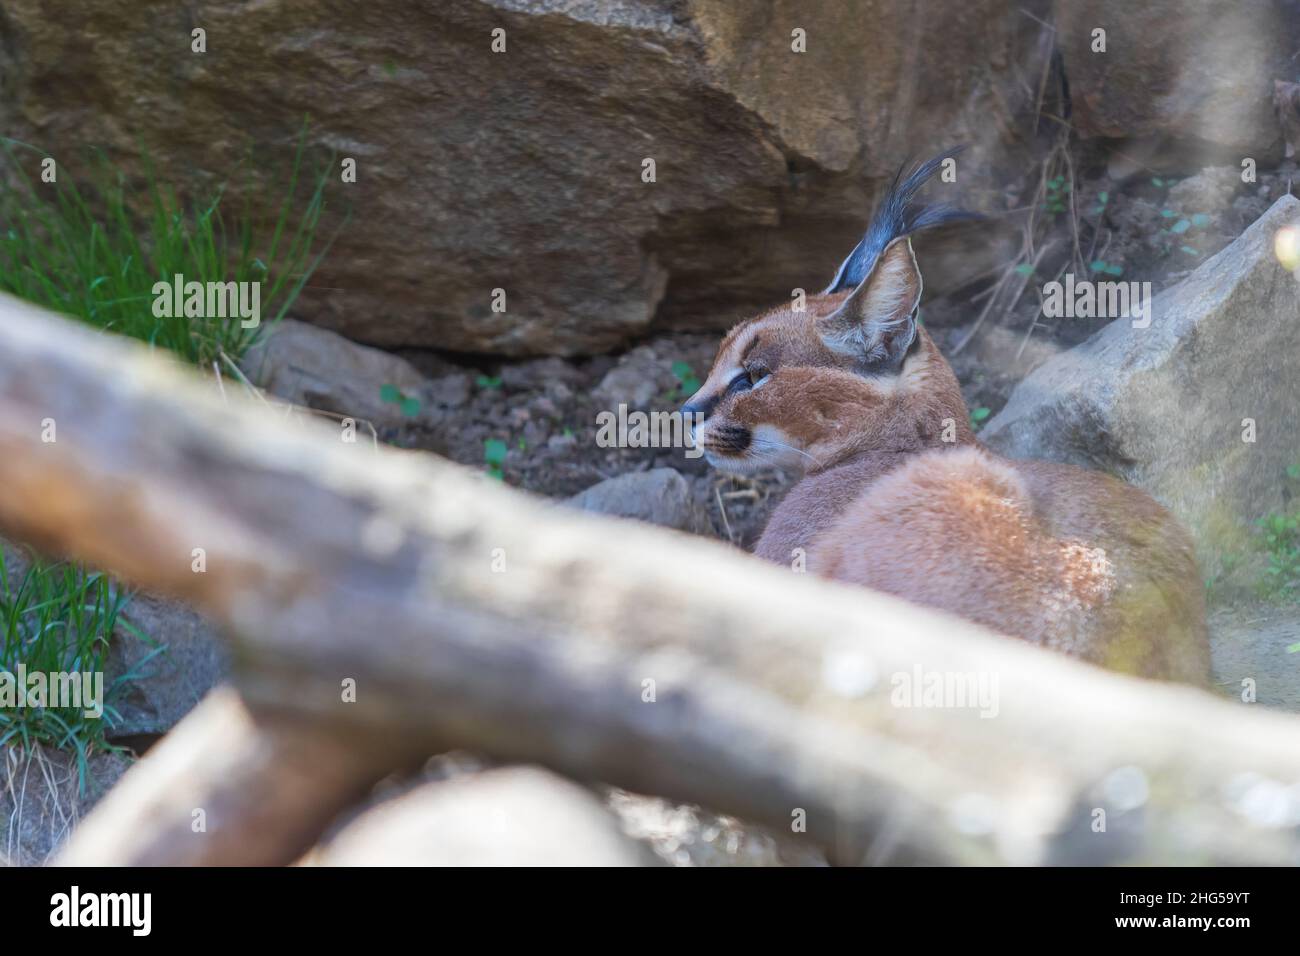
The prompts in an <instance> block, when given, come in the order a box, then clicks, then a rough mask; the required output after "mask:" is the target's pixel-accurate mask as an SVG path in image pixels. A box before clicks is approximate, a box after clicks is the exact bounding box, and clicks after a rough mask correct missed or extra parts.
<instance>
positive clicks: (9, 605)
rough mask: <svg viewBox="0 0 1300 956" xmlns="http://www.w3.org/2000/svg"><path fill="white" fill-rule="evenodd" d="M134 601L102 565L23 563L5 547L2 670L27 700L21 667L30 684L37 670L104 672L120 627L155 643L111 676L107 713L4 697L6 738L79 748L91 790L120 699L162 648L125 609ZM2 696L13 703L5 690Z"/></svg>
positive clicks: (2, 739) (0, 578)
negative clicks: (91, 761) (94, 765)
mask: <svg viewBox="0 0 1300 956" xmlns="http://www.w3.org/2000/svg"><path fill="white" fill-rule="evenodd" d="M15 564H17V565H18V566H15ZM23 564H25V565H26V566H25V567H22V566H21V565H23ZM129 601H130V598H129V596H128V595H127V594H126V593H125V592H124V591H123V590H122V589H120V588H119V587H117V586H116V585H114V584H113V583H112V582H111V581H110V580H109V579H108V578H107V577H106V576H105V575H103V574H101V573H99V572H94V571H86V570H84V569H82V568H79V567H77V566H76V565H74V564H68V563H63V562H47V561H43V560H40V559H38V558H32V559H30V561H28V560H27V559H23V560H22V561H20V562H17V563H15V562H13V561H12V559H9V558H7V557H6V555H5V553H4V550H3V549H0V673H5V674H8V675H11V679H12V680H13V681H14V685H13V686H12V690H13V692H14V693H23V694H24V700H27V699H28V696H29V695H28V691H29V688H28V687H18V686H17V674H18V673H19V669H20V667H21V668H22V669H23V671H24V672H25V674H27V675H28V678H29V685H30V675H33V674H42V675H48V674H73V673H76V674H87V673H89V674H100V675H102V674H103V672H104V667H105V663H106V660H107V657H108V648H109V642H110V641H111V640H112V638H113V635H114V633H115V632H118V631H127V632H130V633H132V634H133V635H134V636H136V637H137V638H139V639H140V640H143V641H145V642H146V643H147V644H151V645H153V649H152V650H151V651H150V652H149V653H148V654H147V655H145V657H144V658H143V659H142V660H141V661H140V663H139V664H138V665H137V666H136V667H135V668H133V669H132V671H130V672H129V673H127V674H123V675H121V676H119V677H117V678H116V679H115V680H114V681H113V682H112V683H108V682H105V683H104V685H103V699H102V701H100V703H102V704H103V714H102V716H99V717H95V716H88V715H87V714H86V712H85V710H86V708H84V707H83V708H73V707H44V706H37V707H30V706H16V705H15V706H2V705H0V746H4V745H6V744H22V745H23V746H24V747H30V746H32V745H33V744H50V745H52V746H55V747H61V748H65V749H69V750H71V751H72V752H74V753H75V754H76V756H77V764H78V777H79V781H80V785H81V787H82V789H83V791H84V788H85V772H86V759H87V758H88V757H89V756H90V755H91V754H92V753H94V752H96V751H103V750H110V749H113V748H112V747H111V746H110V745H109V744H108V743H107V741H106V740H105V733H106V731H107V730H108V729H109V728H110V727H112V726H113V725H114V724H115V723H117V722H118V720H119V719H120V715H119V714H118V712H117V710H116V709H115V708H114V707H113V705H112V701H114V700H116V699H118V698H119V697H120V696H121V693H122V691H123V690H124V689H125V686H126V685H128V684H130V683H131V682H133V681H135V680H136V679H137V678H138V677H139V675H140V671H141V669H142V668H143V667H144V666H145V665H146V664H147V663H148V662H149V661H150V660H152V659H153V657H154V656H156V655H157V654H158V653H160V652H161V650H162V648H160V647H158V646H157V645H156V643H155V642H154V641H153V640H152V639H151V638H150V637H149V636H148V635H145V634H143V633H141V632H140V631H139V630H138V629H137V628H135V627H134V626H133V625H132V624H130V622H128V621H127V620H126V618H125V617H124V616H123V612H124V611H125V609H126V607H127V605H128V603H129ZM0 700H3V701H4V704H8V703H10V702H9V701H8V700H5V699H4V697H3V695H0ZM15 702H16V699H15Z"/></svg>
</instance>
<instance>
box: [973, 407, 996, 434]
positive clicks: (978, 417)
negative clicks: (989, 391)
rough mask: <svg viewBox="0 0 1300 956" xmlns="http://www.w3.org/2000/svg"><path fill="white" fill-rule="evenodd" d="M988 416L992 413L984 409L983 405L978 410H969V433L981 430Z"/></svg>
mask: <svg viewBox="0 0 1300 956" xmlns="http://www.w3.org/2000/svg"><path fill="white" fill-rule="evenodd" d="M990 414H992V412H991V411H990V410H989V409H987V408H985V407H984V406H983V405H981V406H980V407H979V408H972V409H971V410H970V427H971V431H975V432H977V431H979V430H980V429H981V428H983V427H984V422H985V421H987V420H988V417H989V415H990Z"/></svg>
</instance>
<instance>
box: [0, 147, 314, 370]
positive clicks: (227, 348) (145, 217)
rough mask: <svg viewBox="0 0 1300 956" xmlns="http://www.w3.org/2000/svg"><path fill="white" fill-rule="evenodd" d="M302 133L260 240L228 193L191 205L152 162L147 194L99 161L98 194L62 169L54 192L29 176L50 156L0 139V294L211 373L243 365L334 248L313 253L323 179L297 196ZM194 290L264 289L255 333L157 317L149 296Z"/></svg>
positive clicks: (203, 320) (220, 320) (238, 323)
mask: <svg viewBox="0 0 1300 956" xmlns="http://www.w3.org/2000/svg"><path fill="white" fill-rule="evenodd" d="M305 143H306V129H305V127H304V131H303V136H302V138H301V139H300V141H299V144H298V149H297V151H296V153H295V155H294V159H293V166H292V170H291V172H290V175H289V182H288V186H287V188H286V190H285V194H284V198H283V200H282V202H281V204H280V209H279V214H278V217H277V218H276V220H275V221H274V223H273V224H271V226H270V235H269V237H267V236H255V235H254V229H253V219H252V218H251V216H250V215H249V213H248V211H247V209H246V210H245V211H244V214H243V215H241V216H239V217H237V218H235V219H234V220H233V221H228V220H227V217H226V215H225V213H224V212H223V206H222V200H223V196H224V193H225V187H224V186H221V187H217V188H216V189H214V190H212V191H210V192H208V193H207V194H204V195H200V196H199V197H198V198H197V199H196V200H195V201H194V202H192V203H191V204H190V205H188V206H187V205H185V204H184V203H182V202H181V201H180V199H178V198H177V195H176V192H175V191H174V190H173V189H172V188H170V187H168V186H165V185H163V184H161V183H159V182H158V181H157V180H156V179H155V177H154V175H153V172H152V168H151V166H150V165H149V163H148V159H147V157H146V161H145V163H146V168H147V170H148V171H147V173H146V175H145V177H144V184H143V186H134V185H132V184H131V183H130V181H129V180H128V177H127V176H126V174H125V173H124V172H123V171H122V170H120V169H117V168H116V167H114V166H113V165H112V164H111V163H110V162H109V161H108V160H107V158H106V157H105V156H104V155H103V154H102V153H100V154H96V157H95V164H94V169H93V174H92V176H93V179H92V182H91V184H90V185H87V186H84V187H83V186H78V185H76V184H75V183H74V182H73V181H72V179H71V173H70V172H68V171H66V170H63V169H61V168H58V167H56V170H57V175H58V179H57V181H56V182H55V183H45V182H41V183H36V182H34V181H33V180H32V179H31V178H30V176H29V175H28V170H29V169H34V168H35V167H36V166H37V165H38V164H39V162H40V160H41V159H43V158H48V157H44V155H43V154H42V153H40V151H39V150H36V149H34V148H33V147H30V146H28V145H26V144H24V143H19V142H17V141H16V140H3V139H0V159H3V160H4V162H5V163H6V165H7V166H8V167H9V169H10V170H11V171H12V173H13V184H12V185H5V183H6V181H7V180H8V178H9V177H6V176H0V224H2V225H0V230H3V231H0V290H3V291H6V292H10V293H12V294H14V295H17V296H19V297H21V298H24V299H27V300H29V301H31V302H35V303H37V304H38V305H43V306H45V307H47V308H50V309H53V310H55V311H57V312H63V313H65V314H67V315H71V316H73V317H75V318H78V319H81V320H82V321H83V322H87V323H89V324H91V325H94V326H97V327H99V328H102V329H107V330H109V331H112V332H116V333H118V334H121V335H127V336H130V337H132V338H136V339H141V340H143V341H145V342H148V343H150V344H152V345H155V346H159V347H162V348H165V349H168V350H170V351H172V352H175V353H176V354H177V355H179V356H181V357H182V358H184V359H187V360H188V361H190V362H193V363H194V364H196V365H200V366H203V367H205V368H207V367H208V366H210V364H211V363H212V362H214V361H217V360H220V359H221V358H222V357H223V356H224V357H228V358H229V359H231V360H238V359H239V358H240V357H241V356H242V355H243V354H244V352H245V351H247V349H248V348H249V347H250V346H251V345H252V344H253V342H254V341H256V339H257V337H258V335H259V334H261V332H262V331H263V329H265V328H267V327H269V326H270V325H273V324H274V323H275V322H276V321H278V320H279V319H280V318H281V317H283V316H284V314H285V312H286V311H287V310H288V309H289V307H290V306H291V305H292V304H293V302H294V300H295V299H296V298H297V296H298V294H299V292H300V291H301V290H302V288H303V286H304V285H305V284H306V282H307V279H308V277H309V276H310V275H311V274H312V272H313V271H314V270H315V268H316V266H317V265H318V264H319V263H320V260H321V258H322V257H323V256H324V254H325V251H326V249H327V248H328V243H327V244H326V249H321V250H320V251H319V252H316V253H313V250H314V248H315V246H316V232H317V227H318V225H319V223H320V217H321V213H322V211H323V209H324V205H325V197H324V191H325V184H326V181H327V179H326V177H327V172H326V171H322V172H320V174H319V175H317V176H316V178H315V183H314V185H309V186H308V190H309V191H308V192H307V194H306V197H305V199H304V198H302V197H300V196H299V192H300V189H299V184H300V174H301V173H302V160H303V149H304V146H305ZM177 275H180V276H183V277H184V281H185V282H186V283H189V282H200V283H204V284H205V288H206V283H208V282H223V283H224V282H259V283H261V285H260V287H259V293H260V295H259V298H260V303H259V311H260V313H261V316H260V317H261V318H262V321H261V323H260V325H258V326H251V325H250V326H249V327H247V328H245V327H244V324H243V320H242V319H241V318H240V317H238V316H233V317H232V316H203V317H196V316H185V315H179V316H156V315H155V314H154V308H153V305H154V301H153V300H154V294H153V288H154V286H155V284H157V283H158V282H162V281H166V282H168V283H171V282H173V281H174V277H175V276H177Z"/></svg>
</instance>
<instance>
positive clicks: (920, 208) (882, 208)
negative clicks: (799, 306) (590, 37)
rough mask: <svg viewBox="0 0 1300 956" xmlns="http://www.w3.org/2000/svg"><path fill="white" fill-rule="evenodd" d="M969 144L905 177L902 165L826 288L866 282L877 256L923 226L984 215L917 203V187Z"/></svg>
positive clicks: (925, 164)
mask: <svg viewBox="0 0 1300 956" xmlns="http://www.w3.org/2000/svg"><path fill="white" fill-rule="evenodd" d="M965 148H966V147H964V146H956V147H954V148H952V149H949V150H945V151H944V152H942V153H940V154H939V155H937V156H934V157H932V158H931V159H928V160H926V161H925V162H924V163H922V164H921V165H920V166H918V167H916V168H915V169H914V170H912V172H911V173H910V174H909V175H908V176H907V178H906V179H904V178H903V170H904V169H905V168H906V165H904V166H900V167H899V169H898V172H897V173H896V174H895V175H894V181H893V182H892V183H890V186H889V188H888V189H887V190H885V195H884V196H883V197H882V198H881V200H880V204H879V205H878V206H877V208H876V214H875V215H874V216H873V217H872V219H871V225H870V226H868V227H867V232H866V235H864V236H863V237H862V241H861V242H859V243H858V244H857V245H856V246H854V247H853V251H852V252H850V253H849V257H848V258H847V259H845V260H844V262H843V263H842V264H841V265H840V268H839V271H838V272H836V273H835V278H834V279H832V280H831V284H830V285H828V286H827V287H826V289H825V290H824V291H825V292H827V293H830V292H842V291H843V290H845V289H852V288H854V287H856V286H858V285H861V284H862V281H863V280H864V279H865V278H866V277H867V276H868V275H870V274H871V269H872V267H873V266H874V265H875V264H876V259H877V258H878V257H879V256H880V254H881V253H882V252H884V251H885V247H886V246H888V245H889V244H890V243H891V242H893V241H894V240H895V239H898V238H899V237H900V236H908V235H911V234H912V233H914V232H920V231H921V230H922V229H930V228H932V227H934V226H939V225H943V224H944V223H947V222H960V221H962V220H968V219H981V218H983V217H982V216H980V215H979V214H978V213H973V212H965V211H963V210H960V209H957V208H956V207H954V206H951V205H949V204H947V203H934V204H929V205H927V204H924V203H917V202H915V196H916V193H917V190H919V189H920V188H921V186H923V185H924V184H925V182H926V180H928V179H929V178H930V177H931V176H933V175H934V174H935V172H936V171H937V170H938V169H939V167H940V166H941V165H943V161H944V160H945V159H948V158H950V157H953V156H956V155H957V154H958V153H960V152H961V151H962V150H963V149H965Z"/></svg>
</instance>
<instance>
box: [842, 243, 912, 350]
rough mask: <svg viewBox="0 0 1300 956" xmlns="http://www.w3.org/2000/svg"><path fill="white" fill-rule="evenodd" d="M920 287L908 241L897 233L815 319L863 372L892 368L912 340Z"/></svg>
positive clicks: (910, 245)
mask: <svg viewBox="0 0 1300 956" xmlns="http://www.w3.org/2000/svg"><path fill="white" fill-rule="evenodd" d="M922 287H923V286H922V282H921V271H920V270H919V269H918V268H917V267H916V256H915V255H913V254H912V240H911V239H909V238H908V237H907V236H900V237H899V238H897V239H895V240H894V241H893V242H891V243H890V244H889V245H888V246H886V247H885V251H884V252H882V253H881V254H880V255H879V256H878V257H877V258H876V261H875V263H874V264H873V265H872V268H871V274H870V275H868V276H867V278H866V279H864V280H863V281H862V283H861V284H860V285H858V287H857V288H856V289H854V290H853V292H852V293H851V294H850V295H849V297H848V298H846V299H845V300H844V302H843V303H841V305H840V307H839V308H838V309H836V310H835V311H834V312H832V313H831V314H830V315H826V316H823V317H821V318H819V319H818V320H817V324H818V332H819V333H820V334H821V337H822V341H823V342H824V343H826V347H827V348H829V349H831V350H832V351H834V352H838V353H840V354H841V355H845V356H847V357H849V358H850V359H852V360H853V361H854V362H855V363H856V364H857V366H858V367H859V368H860V369H862V370H864V371H869V372H873V373H877V372H896V371H898V369H900V368H901V367H902V365H903V360H904V359H905V358H906V357H907V352H908V349H910V348H911V346H912V343H913V342H914V341H915V340H916V307H917V305H918V303H920V301H921V289H922Z"/></svg>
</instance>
